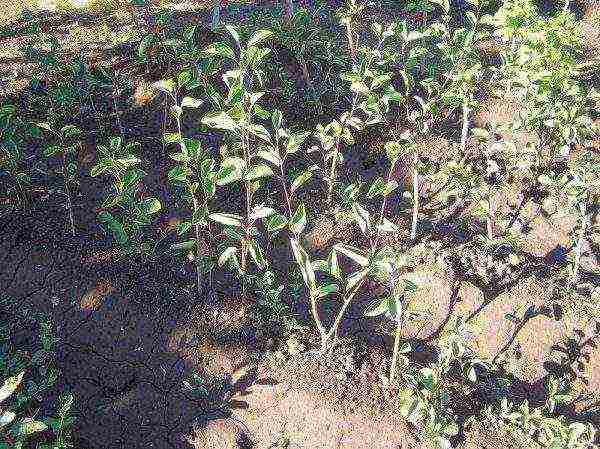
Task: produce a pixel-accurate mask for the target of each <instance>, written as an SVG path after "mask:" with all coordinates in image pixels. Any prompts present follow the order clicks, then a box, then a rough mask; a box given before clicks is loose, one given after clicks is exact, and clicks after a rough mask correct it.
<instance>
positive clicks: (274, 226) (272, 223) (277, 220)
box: [265, 212, 287, 233]
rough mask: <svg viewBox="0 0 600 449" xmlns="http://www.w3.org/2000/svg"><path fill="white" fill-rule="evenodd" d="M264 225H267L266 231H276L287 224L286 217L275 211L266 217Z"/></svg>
mask: <svg viewBox="0 0 600 449" xmlns="http://www.w3.org/2000/svg"><path fill="white" fill-rule="evenodd" d="M265 225H266V226H267V231H268V232H270V233H273V232H277V231H279V230H281V229H283V228H285V226H286V225H287V218H286V217H285V216H284V215H281V214H280V213H277V212H275V213H274V214H272V215H270V216H269V217H268V218H267V220H266V222H265Z"/></svg>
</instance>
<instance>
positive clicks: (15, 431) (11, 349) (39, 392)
mask: <svg viewBox="0 0 600 449" xmlns="http://www.w3.org/2000/svg"><path fill="white" fill-rule="evenodd" d="M0 315H1V316H2V321H1V323H2V324H1V325H0V349H1V353H0V379H2V382H3V383H2V385H1V386H0V447H10V448H15V449H30V448H33V447H39V448H43V449H66V448H70V447H73V445H72V443H71V427H72V425H73V423H74V421H75V417H74V416H72V415H71V413H70V410H71V407H72V405H73V400H74V397H73V395H72V394H70V393H68V392H60V394H59V395H58V396H59V398H58V401H57V403H56V404H52V406H53V407H55V406H56V408H53V410H55V411H54V412H53V413H52V414H51V415H47V416H40V413H39V410H40V408H41V407H40V406H41V405H42V404H44V406H45V407H47V406H48V405H50V403H49V402H48V399H49V397H50V395H53V394H55V389H56V383H57V380H58V377H59V375H60V372H59V371H58V370H57V368H56V362H55V351H56V341H57V340H56V336H55V333H54V329H53V324H52V323H51V322H50V321H49V320H48V318H47V317H46V316H45V315H44V314H42V313H40V312H38V311H36V310H32V309H30V308H29V307H28V306H27V305H25V304H24V303H23V302H20V301H15V300H14V299H12V298H9V297H5V296H0ZM32 324H33V326H34V328H35V329H37V330H36V332H34V334H33V335H31V337H32V339H31V341H32V342H33V343H34V348H33V349H34V351H33V352H29V351H24V350H21V349H20V348H19V347H18V346H16V345H15V342H14V340H13V338H14V334H16V333H17V330H19V331H20V330H21V329H22V327H23V326H28V328H29V327H30V326H31V325H32ZM42 432H43V435H42Z"/></svg>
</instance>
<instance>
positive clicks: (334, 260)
mask: <svg viewBox="0 0 600 449" xmlns="http://www.w3.org/2000/svg"><path fill="white" fill-rule="evenodd" d="M327 264H328V266H329V273H330V274H331V276H333V277H334V278H336V279H341V278H342V270H340V265H339V262H338V257H337V251H336V250H335V249H333V248H332V249H331V252H330V253H329V257H328V258H327Z"/></svg>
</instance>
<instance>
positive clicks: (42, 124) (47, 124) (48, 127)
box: [36, 122, 52, 131]
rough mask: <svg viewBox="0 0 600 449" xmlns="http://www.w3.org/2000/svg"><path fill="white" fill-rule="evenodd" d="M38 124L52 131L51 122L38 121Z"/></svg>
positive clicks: (39, 126)
mask: <svg viewBox="0 0 600 449" xmlns="http://www.w3.org/2000/svg"><path fill="white" fill-rule="evenodd" d="M36 125H37V127H38V128H42V129H45V130H46V131H52V128H51V127H50V124H49V123H46V122H37V123H36Z"/></svg>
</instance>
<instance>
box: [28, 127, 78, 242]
mask: <svg viewBox="0 0 600 449" xmlns="http://www.w3.org/2000/svg"><path fill="white" fill-rule="evenodd" d="M37 126H38V127H39V128H41V129H43V130H46V131H48V132H50V133H51V134H53V135H54V136H55V137H56V139H57V143H56V144H51V145H48V146H47V147H46V148H45V149H44V156H45V157H47V158H52V157H58V158H59V160H60V162H61V167H60V170H59V172H60V173H61V174H62V176H63V181H64V186H65V191H64V192H62V193H63V194H64V195H65V197H66V199H67V204H66V209H67V213H68V217H69V224H70V228H71V235H73V237H74V236H75V234H76V231H75V218H74V217H73V195H72V193H71V185H72V184H75V183H76V182H77V173H78V168H77V163H76V160H75V158H74V157H73V156H74V155H75V153H76V151H77V148H78V138H79V137H81V135H82V131H81V129H79V128H78V127H77V126H74V125H65V126H63V127H62V128H61V129H60V130H59V131H56V130H54V128H53V127H52V126H51V125H50V124H49V123H46V122H39V123H38V124H37Z"/></svg>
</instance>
